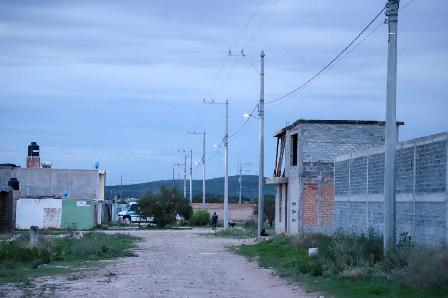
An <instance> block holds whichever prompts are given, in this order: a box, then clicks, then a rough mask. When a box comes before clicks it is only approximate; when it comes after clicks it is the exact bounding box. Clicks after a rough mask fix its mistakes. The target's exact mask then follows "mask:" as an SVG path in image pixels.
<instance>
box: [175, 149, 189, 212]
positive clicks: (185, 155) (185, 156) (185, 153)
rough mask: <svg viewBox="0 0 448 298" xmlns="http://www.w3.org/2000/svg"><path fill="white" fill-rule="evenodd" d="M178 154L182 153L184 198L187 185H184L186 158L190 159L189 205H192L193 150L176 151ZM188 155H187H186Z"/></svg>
mask: <svg viewBox="0 0 448 298" xmlns="http://www.w3.org/2000/svg"><path fill="white" fill-rule="evenodd" d="M178 152H183V153H184V158H185V159H184V197H185V198H187V183H186V176H187V158H188V157H189V158H190V205H191V203H193V196H192V185H193V180H192V179H193V150H192V149H190V151H186V150H178ZM188 153H189V154H188Z"/></svg>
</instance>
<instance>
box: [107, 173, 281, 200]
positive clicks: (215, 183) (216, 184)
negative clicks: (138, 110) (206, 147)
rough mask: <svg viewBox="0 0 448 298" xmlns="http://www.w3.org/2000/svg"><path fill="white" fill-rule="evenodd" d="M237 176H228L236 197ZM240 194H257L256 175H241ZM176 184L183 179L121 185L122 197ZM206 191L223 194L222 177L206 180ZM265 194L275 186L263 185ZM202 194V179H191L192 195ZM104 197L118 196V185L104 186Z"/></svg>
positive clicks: (139, 195)
mask: <svg viewBox="0 0 448 298" xmlns="http://www.w3.org/2000/svg"><path fill="white" fill-rule="evenodd" d="M238 178H239V176H229V197H237V196H238V195H239V189H240V188H239V187H240V186H239V183H238ZM242 181H243V187H242V196H243V197H246V198H254V197H257V196H258V176H256V175H243V176H242ZM189 183H190V182H189V180H187V195H188V194H189V185H190V184H189ZM173 185H174V186H176V187H177V188H179V189H180V190H181V191H183V189H184V180H183V179H182V180H174V183H173V180H159V181H152V182H146V183H139V184H128V185H123V198H129V197H133V198H138V197H141V196H143V195H144V194H146V193H157V192H158V191H159V190H160V188H161V187H162V186H170V187H171V186H173ZM205 185H206V193H207V194H212V195H215V196H223V195H224V178H223V177H220V178H213V179H208V180H206V184H205ZM264 190H265V194H266V195H274V194H275V187H274V186H273V185H270V184H265V186H264ZM201 194H202V180H193V196H194V195H201ZM105 196H106V199H110V198H113V197H115V196H118V197H119V196H120V185H114V186H106V190H105Z"/></svg>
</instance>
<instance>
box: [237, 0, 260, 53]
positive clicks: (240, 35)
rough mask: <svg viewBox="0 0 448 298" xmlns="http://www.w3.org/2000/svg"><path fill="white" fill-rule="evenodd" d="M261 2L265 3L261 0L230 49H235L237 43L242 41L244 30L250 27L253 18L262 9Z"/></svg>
mask: <svg viewBox="0 0 448 298" xmlns="http://www.w3.org/2000/svg"><path fill="white" fill-rule="evenodd" d="M261 3H263V0H260V1H259V2H258V4H257V7H256V8H255V10H254V12H253V13H252V15H251V16H250V18H249V20H248V21H247V23H246V25H245V26H244V27H243V29H242V30H241V31H240V34H239V35H238V37H237V38H236V39H235V41H234V42H233V43H232V44H231V46H230V50H231V49H233V47H235V45H236V44H237V43H238V41H240V39H241V37H243V34H244V32H245V31H246V29H247V27H249V25H250V23H252V20H253V19H254V18H255V15H256V14H257V12H258V9H260V6H261Z"/></svg>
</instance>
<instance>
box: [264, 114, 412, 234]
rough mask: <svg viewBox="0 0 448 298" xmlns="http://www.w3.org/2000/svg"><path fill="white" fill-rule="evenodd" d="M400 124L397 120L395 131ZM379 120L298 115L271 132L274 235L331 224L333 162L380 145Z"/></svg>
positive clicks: (381, 130)
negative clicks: (273, 139) (273, 143)
mask: <svg viewBox="0 0 448 298" xmlns="http://www.w3.org/2000/svg"><path fill="white" fill-rule="evenodd" d="M402 124H403V123H402V122H399V123H398V122H397V130H398V127H399V125H402ZM384 125H385V123H384V122H381V121H359V120H304V119H300V120H297V121H296V122H294V123H293V124H291V125H289V126H286V127H285V128H283V129H281V130H280V131H279V132H277V133H276V134H275V137H276V138H277V152H276V161H275V163H276V164H275V169H274V175H273V178H271V179H268V181H267V183H269V184H275V185H276V198H275V209H276V211H275V212H276V213H275V229H276V233H288V234H293V235H294V234H296V235H297V234H300V233H305V232H323V233H329V232H332V231H333V228H334V225H333V223H334V197H333V192H334V160H335V158H336V157H337V156H340V155H343V154H347V153H350V152H355V151H359V150H363V149H369V148H375V147H379V146H382V145H384Z"/></svg>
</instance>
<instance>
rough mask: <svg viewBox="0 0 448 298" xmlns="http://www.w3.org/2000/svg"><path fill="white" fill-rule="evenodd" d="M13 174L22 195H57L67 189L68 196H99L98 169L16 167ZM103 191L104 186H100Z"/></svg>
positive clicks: (80, 197)
mask: <svg viewBox="0 0 448 298" xmlns="http://www.w3.org/2000/svg"><path fill="white" fill-rule="evenodd" d="M14 174H15V175H16V177H17V179H18V180H19V183H20V191H21V194H22V195H23V196H59V197H63V195H64V191H66V190H67V191H68V198H73V199H82V200H98V199H101V198H104V194H102V195H101V196H100V192H99V191H100V184H99V171H98V170H72V169H44V168H16V169H14ZM103 181H104V180H103ZM101 189H102V190H103V191H104V188H101Z"/></svg>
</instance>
